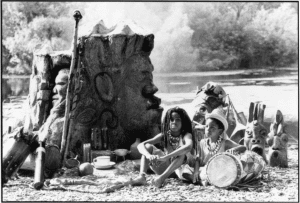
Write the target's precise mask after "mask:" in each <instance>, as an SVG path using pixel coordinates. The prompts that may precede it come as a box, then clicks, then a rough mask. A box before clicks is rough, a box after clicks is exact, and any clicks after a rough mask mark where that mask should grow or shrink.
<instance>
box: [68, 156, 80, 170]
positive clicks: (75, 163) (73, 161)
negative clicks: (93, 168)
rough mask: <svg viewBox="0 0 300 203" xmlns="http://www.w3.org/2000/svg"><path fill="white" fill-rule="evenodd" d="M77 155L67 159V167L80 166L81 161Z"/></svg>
mask: <svg viewBox="0 0 300 203" xmlns="http://www.w3.org/2000/svg"><path fill="white" fill-rule="evenodd" d="M77 157H78V156H76V157H75V158H72V159H68V160H67V161H66V167H67V168H74V167H76V166H77V167H78V166H79V165H80V162H79V161H78V160H77Z"/></svg>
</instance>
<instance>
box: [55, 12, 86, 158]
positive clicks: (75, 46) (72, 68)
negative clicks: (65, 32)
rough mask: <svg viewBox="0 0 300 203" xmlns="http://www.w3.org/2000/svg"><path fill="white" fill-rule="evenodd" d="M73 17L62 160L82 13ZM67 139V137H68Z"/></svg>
mask: <svg viewBox="0 0 300 203" xmlns="http://www.w3.org/2000/svg"><path fill="white" fill-rule="evenodd" d="M73 17H74V19H75V31H74V38H73V51H72V60H71V67H70V72H69V78H68V87H67V94H66V109H65V121H64V126H63V134H62V140H61V149H60V153H61V155H62V161H63V162H64V160H65V158H66V155H67V151H68V150H67V148H68V144H69V143H68V142H67V137H68V136H67V134H68V124H69V118H70V117H69V112H70V106H71V105H70V97H71V81H72V78H73V75H74V66H75V62H76V57H77V35H78V22H79V20H80V19H81V18H82V15H81V13H80V11H78V10H76V11H74V15H73ZM68 140H69V139H68Z"/></svg>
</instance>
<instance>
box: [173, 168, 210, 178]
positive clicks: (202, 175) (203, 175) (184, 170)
mask: <svg viewBox="0 0 300 203" xmlns="http://www.w3.org/2000/svg"><path fill="white" fill-rule="evenodd" d="M178 170H179V171H180V172H179V173H180V177H179V176H178V177H179V178H180V179H182V180H186V179H185V178H184V177H183V176H182V174H183V173H187V174H190V175H193V174H194V168H193V167H190V166H189V165H188V164H183V165H181V166H180V167H179V168H178ZM199 172H200V179H201V180H207V178H206V173H205V172H206V165H205V166H203V167H200V168H199Z"/></svg>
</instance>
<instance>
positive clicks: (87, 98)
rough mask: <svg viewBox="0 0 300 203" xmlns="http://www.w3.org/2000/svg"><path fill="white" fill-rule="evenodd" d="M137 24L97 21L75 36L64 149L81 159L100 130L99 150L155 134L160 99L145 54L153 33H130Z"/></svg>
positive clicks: (124, 145)
mask: <svg viewBox="0 0 300 203" xmlns="http://www.w3.org/2000/svg"><path fill="white" fill-rule="evenodd" d="M135 27H136V25H127V24H118V25H116V26H114V27H113V28H109V29H108V28H106V27H105V25H104V24H103V22H102V21H101V22H100V23H99V24H97V25H96V26H95V27H94V29H93V32H92V33H91V34H90V35H88V36H82V37H80V38H79V44H78V60H77V61H76V66H75V68H76V69H75V75H74V80H73V81H72V86H73V87H74V90H73V91H72V98H73V99H72V103H71V113H70V115H71V116H70V123H69V129H68V136H70V143H69V148H68V151H69V152H70V151H71V154H73V153H74V154H76V155H79V159H80V158H81V157H82V146H83V144H84V143H90V142H91V129H93V128H99V129H100V132H101V136H102V137H103V140H102V141H103V142H104V143H103V145H102V146H103V147H102V150H104V149H111V150H114V149H117V148H126V149H129V148H130V145H131V144H132V143H134V142H135V140H136V138H137V137H139V138H141V140H145V139H149V138H151V137H153V136H155V135H156V134H157V133H159V132H160V130H159V127H160V123H161V115H162V110H163V109H162V108H161V107H160V106H159V105H160V103H161V99H159V98H157V97H155V96H154V94H155V93H156V92H157V91H158V89H157V87H156V86H155V85H154V84H153V75H152V72H153V65H152V63H151V60H150V58H149V55H150V53H151V51H152V49H153V44H154V35H153V34H146V35H142V34H137V33H135V30H133V28H135Z"/></svg>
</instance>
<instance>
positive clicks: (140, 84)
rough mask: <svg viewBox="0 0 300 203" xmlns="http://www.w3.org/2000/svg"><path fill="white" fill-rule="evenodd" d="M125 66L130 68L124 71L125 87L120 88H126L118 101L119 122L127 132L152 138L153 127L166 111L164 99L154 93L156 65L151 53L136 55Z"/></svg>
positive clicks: (155, 90)
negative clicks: (161, 104) (152, 60)
mask: <svg viewBox="0 0 300 203" xmlns="http://www.w3.org/2000/svg"><path fill="white" fill-rule="evenodd" d="M122 68H124V69H128V70H126V71H124V75H123V79H122V80H123V83H121V86H122V85H124V86H123V87H120V89H121V90H122V89H123V90H124V91H120V93H119V95H118V101H117V102H118V103H117V106H118V110H117V111H119V112H118V113H117V114H118V115H119V116H120V124H121V126H122V127H123V129H124V131H127V132H139V133H143V134H141V135H139V136H148V137H151V136H152V135H150V134H151V133H153V131H152V130H153V129H151V128H155V126H156V127H157V125H158V124H159V123H160V120H161V115H162V111H163V108H161V107H160V103H161V99H160V98H158V97H155V96H154V94H155V93H156V92H157V91H158V88H157V87H156V86H155V85H154V84H153V75H152V72H153V65H152V64H151V61H150V58H149V57H148V56H143V55H142V56H141V55H135V56H132V57H131V58H129V59H128V60H127V61H126V62H125V63H124V65H123V67H122ZM151 131H152V132H151ZM149 133H150V134H149ZM147 134H148V135H147Z"/></svg>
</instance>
